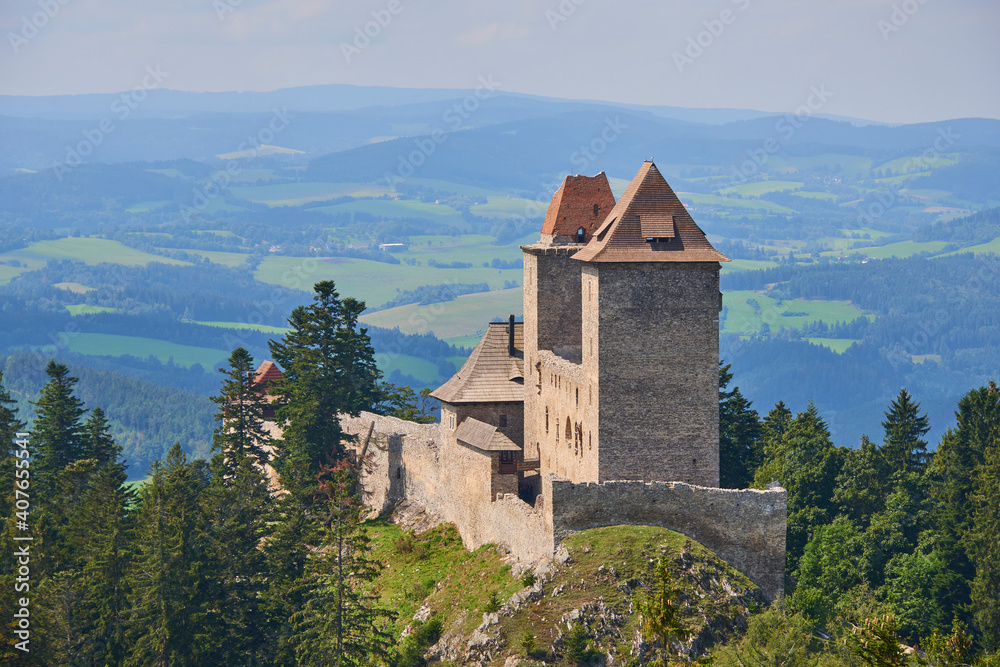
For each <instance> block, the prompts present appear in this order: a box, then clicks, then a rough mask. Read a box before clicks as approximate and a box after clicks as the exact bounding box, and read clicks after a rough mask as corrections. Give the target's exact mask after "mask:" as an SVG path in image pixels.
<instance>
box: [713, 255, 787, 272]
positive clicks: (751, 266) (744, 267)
mask: <svg viewBox="0 0 1000 667" xmlns="http://www.w3.org/2000/svg"><path fill="white" fill-rule="evenodd" d="M776 266H778V263H777V262H769V261H765V260H758V259H734V260H733V261H731V262H723V263H722V273H724V274H725V273H733V272H735V271H756V270H757V269H771V268H774V267H776Z"/></svg>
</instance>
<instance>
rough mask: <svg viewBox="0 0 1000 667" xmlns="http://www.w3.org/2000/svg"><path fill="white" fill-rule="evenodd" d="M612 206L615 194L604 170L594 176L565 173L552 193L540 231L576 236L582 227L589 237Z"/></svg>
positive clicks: (555, 234)
mask: <svg viewBox="0 0 1000 667" xmlns="http://www.w3.org/2000/svg"><path fill="white" fill-rule="evenodd" d="M614 206H615V196H614V195H613V194H612V193H611V186H610V185H608V177H607V176H606V175H605V174H604V172H603V171H602V172H601V173H599V174H598V175H597V176H567V177H566V178H565V180H563V184H562V186H561V187H560V188H559V190H558V191H557V192H556V194H555V196H553V197H552V203H550V204H549V210H548V212H547V213H546V214H545V222H544V223H543V224H542V234H549V235H553V236H576V232H577V230H578V229H580V227H583V228H584V229H585V230H587V238H588V239H589V238H590V236H591V234H592V233H593V231H594V229H595V228H596V227H597V226H598V225H599V224H600V223H601V221H602V220H604V218H605V217H607V215H608V213H609V212H610V211H611V209H613V208H614Z"/></svg>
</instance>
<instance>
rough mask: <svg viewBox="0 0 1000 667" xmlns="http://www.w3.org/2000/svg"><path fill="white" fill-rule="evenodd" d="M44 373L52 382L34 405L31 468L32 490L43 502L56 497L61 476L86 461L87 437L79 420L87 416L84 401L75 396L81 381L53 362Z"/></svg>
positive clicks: (49, 382) (43, 390) (64, 367)
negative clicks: (77, 384) (66, 469)
mask: <svg viewBox="0 0 1000 667" xmlns="http://www.w3.org/2000/svg"><path fill="white" fill-rule="evenodd" d="M45 373H46V374H47V375H48V376H49V381H48V383H47V384H46V385H45V387H44V388H43V389H42V393H41V396H39V398H38V400H37V401H36V402H35V403H34V405H35V408H36V410H37V417H36V418H35V425H34V428H33V429H32V434H31V435H32V443H33V445H34V450H35V455H36V456H35V461H34V462H33V465H32V475H31V477H32V486H33V487H35V489H36V493H37V494H38V496H39V497H41V498H43V499H44V498H52V497H53V496H54V495H55V494H56V488H55V482H56V479H57V477H58V475H59V472H60V471H61V470H62V469H63V468H65V467H66V466H67V465H69V464H70V463H72V462H74V461H76V460H78V459H80V458H82V457H83V454H84V436H83V425H82V424H81V421H80V420H81V419H82V418H83V414H84V412H85V410H84V409H83V401H81V400H80V399H78V398H77V397H76V396H74V395H73V388H74V386H75V385H76V383H77V382H78V380H77V378H75V377H73V376H71V375H70V374H69V369H68V368H66V366H65V365H63V364H59V363H56V362H55V361H54V360H53V361H50V362H49V365H48V366H47V367H46V369H45Z"/></svg>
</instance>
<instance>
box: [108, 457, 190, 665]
mask: <svg viewBox="0 0 1000 667" xmlns="http://www.w3.org/2000/svg"><path fill="white" fill-rule="evenodd" d="M207 478H208V476H207V473H206V470H205V469H204V467H203V466H202V465H200V464H199V463H198V462H194V463H188V462H187V459H186V457H185V456H184V454H183V452H182V451H181V448H180V445H177V444H175V445H174V446H173V447H172V448H171V449H170V452H169V453H168V454H167V459H166V461H165V462H164V463H163V464H160V463H159V462H156V463H154V464H153V467H152V468H151V470H150V480H149V482H148V483H147V484H146V485H145V486H144V487H143V489H142V492H141V494H140V504H139V511H138V517H137V526H138V529H137V531H136V532H137V535H136V541H135V555H134V557H133V559H132V565H131V568H130V570H129V578H130V581H131V590H130V593H129V597H128V605H129V616H128V618H127V624H126V637H127V643H128V646H129V654H128V657H127V658H126V661H125V664H126V665H129V666H134V667H146V666H149V665H158V666H161V667H168V666H174V665H197V664H202V660H201V658H202V656H201V653H200V652H201V651H203V650H204V647H205V644H206V641H205V640H206V637H205V636H204V630H205V625H204V623H205V608H206V601H205V599H204V588H205V572H204V558H205V554H204V526H203V518H202V516H201V512H200V508H199V504H198V500H199V496H200V494H201V493H202V491H203V490H204V488H205V486H206V484H207Z"/></svg>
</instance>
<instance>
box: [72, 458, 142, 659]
mask: <svg viewBox="0 0 1000 667" xmlns="http://www.w3.org/2000/svg"><path fill="white" fill-rule="evenodd" d="M109 449H112V450H118V449H120V448H119V447H118V446H117V445H114V446H113V447H109ZM127 477H128V475H127V473H126V466H125V463H124V462H123V461H121V460H120V459H119V458H118V456H117V455H115V458H114V459H112V460H110V461H108V462H107V463H105V464H104V465H103V466H102V467H101V468H100V469H98V471H97V472H96V473H95V474H94V476H93V477H92V478H91V479H90V482H89V483H88V485H87V488H86V490H85V491H84V493H83V497H82V499H81V501H80V506H79V509H78V510H77V512H76V515H75V517H74V520H73V524H74V526H75V527H76V532H77V534H76V536H75V540H76V541H77V542H78V543H79V555H80V565H79V568H80V586H81V589H82V590H83V592H84V597H85V600H86V605H85V606H86V612H87V621H88V624H87V655H88V657H89V659H90V661H92V662H93V664H99V665H105V664H107V665H120V664H122V661H123V660H124V658H125V654H126V650H127V648H128V645H127V643H126V637H125V618H126V614H127V610H128V603H127V589H128V582H127V575H128V568H129V561H130V557H131V551H132V540H133V537H134V530H135V521H134V517H133V515H132V513H131V512H130V507H131V506H132V504H133V503H134V502H135V493H134V492H133V491H132V490H131V489H129V488H128V487H127V486H126V484H125V481H126V479H127Z"/></svg>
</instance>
